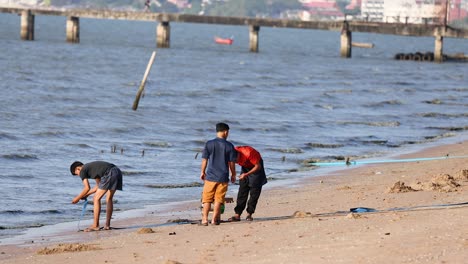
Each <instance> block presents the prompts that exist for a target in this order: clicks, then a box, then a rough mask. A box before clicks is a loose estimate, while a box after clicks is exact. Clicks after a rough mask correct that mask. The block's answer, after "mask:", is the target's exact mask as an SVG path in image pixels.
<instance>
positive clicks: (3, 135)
mask: <svg viewBox="0 0 468 264" xmlns="http://www.w3.org/2000/svg"><path fill="white" fill-rule="evenodd" d="M0 139H12V140H14V139H17V137H15V136H13V135H10V134H8V133H5V132H0Z"/></svg>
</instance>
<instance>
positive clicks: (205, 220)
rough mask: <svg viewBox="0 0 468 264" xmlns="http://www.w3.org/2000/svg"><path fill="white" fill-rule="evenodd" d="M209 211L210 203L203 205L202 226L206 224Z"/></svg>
mask: <svg viewBox="0 0 468 264" xmlns="http://www.w3.org/2000/svg"><path fill="white" fill-rule="evenodd" d="M210 210H211V203H203V215H202V221H201V223H202V224H205V223H208V214H209V213H210Z"/></svg>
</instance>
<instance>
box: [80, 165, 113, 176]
mask: <svg viewBox="0 0 468 264" xmlns="http://www.w3.org/2000/svg"><path fill="white" fill-rule="evenodd" d="M113 167H115V165H114V164H112V163H109V162H105V161H93V162H90V163H86V164H85V165H83V168H81V172H80V178H81V179H82V180H84V179H96V178H102V177H103V176H104V175H105V174H106V172H107V171H108V170H109V169H110V168H113Z"/></svg>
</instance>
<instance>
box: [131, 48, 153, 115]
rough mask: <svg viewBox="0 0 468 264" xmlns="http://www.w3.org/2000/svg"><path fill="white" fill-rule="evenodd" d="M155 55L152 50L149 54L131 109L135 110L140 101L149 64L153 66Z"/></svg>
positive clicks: (149, 67)
mask: <svg viewBox="0 0 468 264" xmlns="http://www.w3.org/2000/svg"><path fill="white" fill-rule="evenodd" d="M155 57H156V51H153V54H151V58H150V60H149V62H148V66H146V71H145V75H144V76H143V80H141V84H140V88H139V89H138V92H137V94H136V97H135V101H133V107H132V109H133V110H135V111H136V110H137V108H138V103H139V102H140V97H141V94H142V93H143V90H144V89H145V84H146V79H147V78H148V74H149V72H150V70H151V66H153V62H154V58H155Z"/></svg>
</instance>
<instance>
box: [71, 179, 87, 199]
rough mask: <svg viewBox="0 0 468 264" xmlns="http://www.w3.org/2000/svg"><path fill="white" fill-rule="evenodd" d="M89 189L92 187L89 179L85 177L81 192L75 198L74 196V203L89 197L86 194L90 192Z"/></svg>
mask: <svg viewBox="0 0 468 264" xmlns="http://www.w3.org/2000/svg"><path fill="white" fill-rule="evenodd" d="M89 189H91V188H90V187H89V181H88V179H84V180H83V190H81V193H80V194H78V195H77V196H76V197H75V198H73V200H72V203H74V204H76V203H78V202H79V201H80V200H81V198H84V197H87V195H86V194H87V193H88V192H89Z"/></svg>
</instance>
